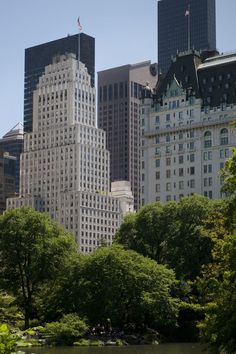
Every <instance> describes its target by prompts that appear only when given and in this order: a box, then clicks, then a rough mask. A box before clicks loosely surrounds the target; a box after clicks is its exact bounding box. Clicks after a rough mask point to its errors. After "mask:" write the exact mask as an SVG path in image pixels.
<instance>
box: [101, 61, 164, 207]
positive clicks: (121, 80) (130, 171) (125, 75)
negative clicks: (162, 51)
mask: <svg viewBox="0 0 236 354" xmlns="http://www.w3.org/2000/svg"><path fill="white" fill-rule="evenodd" d="M147 82H148V83H149V85H150V86H151V87H155V85H156V82H157V66H156V64H151V62H150V61H145V62H142V63H138V64H133V65H123V66H120V67H116V68H112V69H108V70H104V71H100V72H99V73H98V126H99V128H101V129H104V130H105V131H106V133H107V148H108V150H109V151H110V153H111V181H112V182H113V181H117V180H128V181H130V183H131V189H132V193H133V195H134V206H135V209H138V207H139V185H140V181H139V168H140V160H139V144H140V139H139V137H140V135H139V130H140V127H139V103H140V93H141V90H142V88H143V87H144V86H146V83H147Z"/></svg>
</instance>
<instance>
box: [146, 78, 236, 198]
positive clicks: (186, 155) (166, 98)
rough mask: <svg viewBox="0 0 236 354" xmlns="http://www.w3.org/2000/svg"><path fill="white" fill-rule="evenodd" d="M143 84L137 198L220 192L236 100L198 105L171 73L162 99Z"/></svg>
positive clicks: (234, 140)
mask: <svg viewBox="0 0 236 354" xmlns="http://www.w3.org/2000/svg"><path fill="white" fill-rule="evenodd" d="M152 97H153V96H152V92H151V89H150V88H149V87H147V88H146V90H145V92H144V96H143V100H142V105H141V107H140V109H141V131H142V139H141V204H142V205H144V204H147V203H151V202H154V201H161V202H165V201H170V200H176V201H178V200H180V199H181V198H182V197H183V196H188V195H192V194H195V193H197V194H202V195H204V196H207V197H209V198H214V199H215V198H220V197H221V196H222V194H221V185H222V183H221V182H222V181H221V178H220V176H219V171H220V169H221V168H223V166H224V162H225V160H226V159H227V158H228V157H229V156H230V147H232V146H236V134H235V131H234V130H233V127H232V126H231V125H230V123H232V122H233V121H234V120H235V119H236V105H233V104H231V105H227V104H222V105H221V106H220V107H216V108H214V107H213V108H210V107H205V108H204V107H202V100H201V98H196V97H195V96H194V93H193V92H192V93H191V92H186V91H185V90H184V89H183V88H182V85H181V84H180V83H179V82H178V81H177V79H176V78H175V77H174V78H173V80H172V82H171V83H170V85H169V86H168V87H167V90H166V93H165V94H164V95H163V96H162V100H161V101H159V102H157V101H155V102H154V101H153V98H152Z"/></svg>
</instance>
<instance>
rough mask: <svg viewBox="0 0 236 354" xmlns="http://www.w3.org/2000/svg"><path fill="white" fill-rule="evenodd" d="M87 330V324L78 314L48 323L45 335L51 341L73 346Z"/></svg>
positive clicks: (68, 315)
mask: <svg viewBox="0 0 236 354" xmlns="http://www.w3.org/2000/svg"><path fill="white" fill-rule="evenodd" d="M87 330H88V327H87V325H86V323H85V322H84V321H83V320H82V319H81V318H80V317H79V316H78V315H76V314H67V315H64V316H63V317H62V318H61V319H60V321H57V322H51V323H47V324H46V326H45V333H46V334H47V335H48V336H49V337H50V341H53V342H54V343H56V344H61V345H72V344H73V343H74V342H75V341H76V340H77V339H78V338H80V337H81V336H82V335H83V334H84V333H85V332H86V331H87Z"/></svg>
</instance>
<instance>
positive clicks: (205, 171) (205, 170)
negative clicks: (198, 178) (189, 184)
mask: <svg viewBox="0 0 236 354" xmlns="http://www.w3.org/2000/svg"><path fill="white" fill-rule="evenodd" d="M203 172H204V173H207V165H204V166H203Z"/></svg>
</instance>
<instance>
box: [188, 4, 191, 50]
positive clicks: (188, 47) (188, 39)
mask: <svg viewBox="0 0 236 354" xmlns="http://www.w3.org/2000/svg"><path fill="white" fill-rule="evenodd" d="M190 16H191V14H190V4H189V5H188V51H190Z"/></svg>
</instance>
